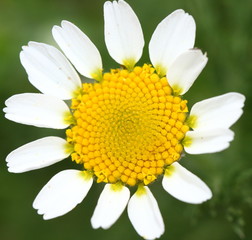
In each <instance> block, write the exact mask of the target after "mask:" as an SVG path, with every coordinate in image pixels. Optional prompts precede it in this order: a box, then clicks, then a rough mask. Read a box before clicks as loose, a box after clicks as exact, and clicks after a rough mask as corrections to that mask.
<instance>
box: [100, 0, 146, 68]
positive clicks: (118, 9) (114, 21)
mask: <svg viewBox="0 0 252 240" xmlns="http://www.w3.org/2000/svg"><path fill="white" fill-rule="evenodd" d="M104 21H105V42H106V45H107V48H108V51H109V54H110V56H111V57H112V58H113V59H114V60H115V61H116V62H118V63H119V64H122V65H125V66H126V67H133V66H134V64H135V63H136V62H137V61H138V60H139V59H140V57H141V55H142V51H143V46H144V37H143V32H142V28H141V25H140V22H139V20H138V18H137V16H136V14H135V13H134V11H133V10H132V9H131V7H130V6H129V5H128V4H127V3H126V2H125V1H122V0H119V1H118V2H116V1H113V2H109V1H107V2H105V4H104Z"/></svg>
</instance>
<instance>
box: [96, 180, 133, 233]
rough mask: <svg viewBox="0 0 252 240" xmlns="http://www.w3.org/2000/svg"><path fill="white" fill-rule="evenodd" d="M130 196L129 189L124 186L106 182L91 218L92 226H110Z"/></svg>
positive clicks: (119, 214)
mask: <svg viewBox="0 0 252 240" xmlns="http://www.w3.org/2000/svg"><path fill="white" fill-rule="evenodd" d="M129 197H130V191H129V189H128V188H127V187H124V186H120V187H118V186H113V185H111V184H106V185H105V187H104V189H103V191H102V193H101V195H100V197H99V200H98V203H97V205H96V208H95V211H94V214H93V216H92V218H91V223H92V226H93V228H99V227H101V228H103V229H108V228H110V227H111V226H112V225H113V224H114V223H115V222H116V220H117V219H118V218H119V217H120V216H121V214H122V212H123V210H124V209H125V207H126V205H127V203H128V200H129Z"/></svg>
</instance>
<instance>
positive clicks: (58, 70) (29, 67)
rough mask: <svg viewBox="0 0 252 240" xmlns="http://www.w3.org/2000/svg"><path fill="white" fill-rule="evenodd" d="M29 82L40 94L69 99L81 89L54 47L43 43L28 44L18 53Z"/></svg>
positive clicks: (71, 68) (78, 79) (70, 69)
mask: <svg viewBox="0 0 252 240" xmlns="http://www.w3.org/2000/svg"><path fill="white" fill-rule="evenodd" d="M20 60H21V63H22V65H23V66H24V68H25V70H26V72H27V74H28V77H29V81H30V82H31V84H32V85H34V86H35V87H36V88H37V89H38V90H40V91H41V92H42V93H45V94H48V95H51V96H55V97H58V98H60V99H71V98H72V97H73V96H74V92H75V91H76V90H77V89H78V88H80V87H81V81H80V78H79V76H78V74H77V73H76V71H75V70H74V68H73V67H72V66H71V64H70V63H69V62H68V60H67V59H66V58H65V56H64V55H63V54H62V53H61V52H60V51H59V50H58V49H56V48H55V47H52V46H50V45H47V44H43V43H36V42H29V44H28V46H24V47H23V50H22V51H21V53H20Z"/></svg>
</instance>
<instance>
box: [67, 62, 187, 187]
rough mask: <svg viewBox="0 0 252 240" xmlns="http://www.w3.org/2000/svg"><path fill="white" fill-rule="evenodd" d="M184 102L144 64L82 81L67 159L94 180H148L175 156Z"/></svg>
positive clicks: (74, 107)
mask: <svg viewBox="0 0 252 240" xmlns="http://www.w3.org/2000/svg"><path fill="white" fill-rule="evenodd" d="M186 103H187V101H186V100H182V99H181V98H180V97H179V96H174V95H172V89H171V87H170V86H169V84H168V81H167V79H166V78H165V77H162V78H160V77H159V76H158V75H157V74H156V73H155V69H154V68H153V67H152V66H151V65H146V64H145V65H144V66H143V67H138V66H137V67H135V68H134V69H133V71H128V70H125V69H116V70H111V72H110V73H105V74H104V75H103V76H102V80H101V81H100V82H97V83H93V84H92V83H84V84H83V88H82V93H81V94H79V95H78V96H77V97H76V98H75V99H73V100H72V106H71V109H72V111H73V117H74V119H75V123H74V124H73V125H72V127H71V129H68V130H67V131H66V134H67V141H68V142H69V143H70V144H72V145H73V149H74V150H73V153H72V154H71V157H72V160H73V161H75V162H77V163H79V164H83V165H84V168H85V169H86V170H88V171H90V172H92V173H93V174H94V175H95V176H96V177H97V182H109V183H120V182H122V183H123V184H127V185H130V186H134V185H136V184H144V185H148V184H149V183H151V182H153V181H154V180H155V179H156V178H157V177H158V176H159V175H161V174H163V173H164V171H165V168H166V167H167V166H169V165H170V164H172V163H173V162H174V161H177V160H179V158H180V156H181V153H182V151H183V146H182V140H183V139H184V136H185V133H186V132H187V131H188V130H189V127H188V125H187V124H186V121H185V120H186V116H187V114H186V113H187V111H188V110H187V105H186Z"/></svg>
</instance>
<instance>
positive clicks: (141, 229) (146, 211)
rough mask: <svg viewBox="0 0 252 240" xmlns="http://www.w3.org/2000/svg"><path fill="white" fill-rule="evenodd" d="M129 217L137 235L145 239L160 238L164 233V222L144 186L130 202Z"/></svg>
mask: <svg viewBox="0 0 252 240" xmlns="http://www.w3.org/2000/svg"><path fill="white" fill-rule="evenodd" d="M128 215H129V219H130V221H131V223H132V224H133V227H134V228H135V230H136V231H137V233H138V234H139V235H140V236H141V237H143V238H144V239H155V238H159V237H160V236H161V235H162V234H163V233H164V222H163V219H162V216H161V213H160V210H159V207H158V204H157V201H156V199H155V198H154V196H153V195H152V193H151V191H150V190H149V188H148V187H146V186H144V187H142V189H141V190H140V191H139V190H138V191H137V192H136V193H135V194H134V195H133V196H132V197H131V199H130V200H129V204H128Z"/></svg>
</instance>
